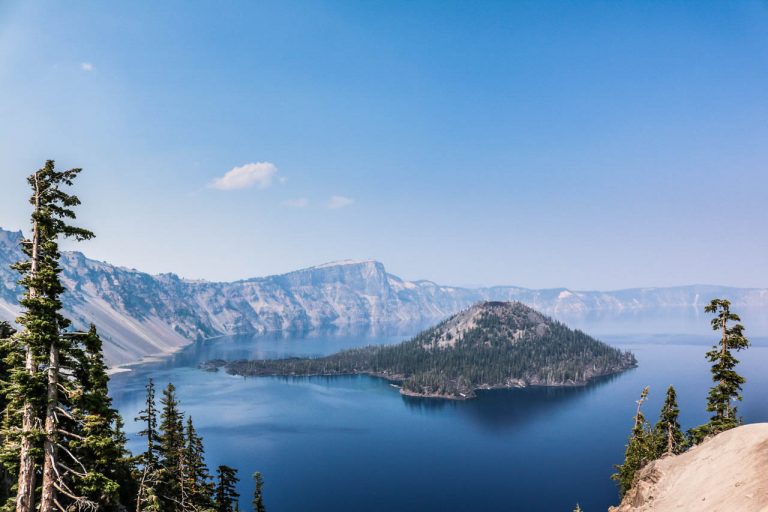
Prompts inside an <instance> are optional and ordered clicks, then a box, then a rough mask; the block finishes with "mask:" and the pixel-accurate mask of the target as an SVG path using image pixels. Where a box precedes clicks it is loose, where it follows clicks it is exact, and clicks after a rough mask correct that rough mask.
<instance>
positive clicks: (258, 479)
mask: <svg viewBox="0 0 768 512" xmlns="http://www.w3.org/2000/svg"><path fill="white" fill-rule="evenodd" d="M253 483H254V489H253V501H252V502H251V503H252V505H253V512H266V511H267V509H266V507H264V477H263V476H262V475H261V472H259V471H257V472H255V473H254V474H253ZM576 506H577V507H578V505H576Z"/></svg>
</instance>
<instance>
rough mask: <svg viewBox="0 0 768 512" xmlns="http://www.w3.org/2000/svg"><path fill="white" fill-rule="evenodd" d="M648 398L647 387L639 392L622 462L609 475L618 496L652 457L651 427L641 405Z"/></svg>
mask: <svg viewBox="0 0 768 512" xmlns="http://www.w3.org/2000/svg"><path fill="white" fill-rule="evenodd" d="M647 398H648V388H647V387H646V388H645V389H643V391H642V393H640V399H639V400H638V401H637V411H636V412H635V417H634V426H633V427H632V433H631V435H630V436H629V441H628V442H627V449H626V452H625V455H624V463H623V464H620V465H617V466H616V470H617V472H616V473H614V474H613V475H611V478H612V479H613V480H616V482H617V483H618V486H619V496H620V497H623V496H624V494H626V492H627V491H629V489H630V488H631V487H632V482H633V480H634V478H635V473H637V471H639V470H640V469H642V468H643V466H645V465H646V464H647V463H648V462H650V461H652V460H653V459H654V443H653V434H652V432H651V427H650V425H649V424H648V421H646V419H645V416H644V415H643V412H642V405H643V403H644V402H645V401H646V399H647Z"/></svg>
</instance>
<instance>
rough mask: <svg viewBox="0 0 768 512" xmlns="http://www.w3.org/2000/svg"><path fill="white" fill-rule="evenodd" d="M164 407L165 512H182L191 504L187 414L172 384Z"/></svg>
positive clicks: (162, 470)
mask: <svg viewBox="0 0 768 512" xmlns="http://www.w3.org/2000/svg"><path fill="white" fill-rule="evenodd" d="M160 404H161V405H162V409H161V412H160V450H159V452H160V473H159V478H158V479H159V485H158V488H159V494H160V499H161V502H162V503H163V505H164V507H163V508H164V510H168V511H170V512H175V511H181V510H184V509H185V508H186V505H187V503H186V499H187V496H186V489H185V488H184V483H185V480H186V467H185V460H184V448H185V442H184V414H183V413H182V412H181V410H180V409H179V402H178V399H177V398H176V387H175V386H174V385H173V384H172V383H168V386H167V387H166V388H165V389H164V390H163V396H162V398H161V399H160Z"/></svg>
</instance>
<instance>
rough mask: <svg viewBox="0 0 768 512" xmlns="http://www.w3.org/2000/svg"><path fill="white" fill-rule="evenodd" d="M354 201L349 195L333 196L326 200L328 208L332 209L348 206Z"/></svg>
mask: <svg viewBox="0 0 768 512" xmlns="http://www.w3.org/2000/svg"><path fill="white" fill-rule="evenodd" d="M354 202H355V200H354V199H352V198H351V197H344V196H333V197H331V199H330V200H329V201H328V208H331V209H332V210H336V209H338V208H344V207H345V206H349V205H350V204H352V203H354Z"/></svg>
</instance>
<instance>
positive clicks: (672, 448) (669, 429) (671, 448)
mask: <svg viewBox="0 0 768 512" xmlns="http://www.w3.org/2000/svg"><path fill="white" fill-rule="evenodd" d="M673 453H675V445H674V436H673V432H672V423H667V454H668V455H672V454H673Z"/></svg>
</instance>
